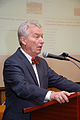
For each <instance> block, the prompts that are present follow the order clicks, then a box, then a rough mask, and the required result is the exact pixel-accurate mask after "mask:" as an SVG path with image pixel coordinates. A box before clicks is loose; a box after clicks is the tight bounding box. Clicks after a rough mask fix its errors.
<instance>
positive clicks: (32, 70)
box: [17, 48, 38, 85]
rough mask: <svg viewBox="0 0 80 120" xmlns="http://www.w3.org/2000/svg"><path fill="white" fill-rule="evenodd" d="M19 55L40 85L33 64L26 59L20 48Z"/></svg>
mask: <svg viewBox="0 0 80 120" xmlns="http://www.w3.org/2000/svg"><path fill="white" fill-rule="evenodd" d="M17 53H18V56H19V57H20V58H21V59H22V61H23V62H24V64H25V65H26V67H27V69H28V70H29V72H30V74H31V76H32V77H33V80H34V81H35V83H36V85H38V82H37V78H36V75H35V72H34V69H33V67H32V65H31V63H30V62H29V60H28V59H27V58H26V56H25V55H24V54H23V53H22V52H21V50H20V48H19V49H18V51H17Z"/></svg>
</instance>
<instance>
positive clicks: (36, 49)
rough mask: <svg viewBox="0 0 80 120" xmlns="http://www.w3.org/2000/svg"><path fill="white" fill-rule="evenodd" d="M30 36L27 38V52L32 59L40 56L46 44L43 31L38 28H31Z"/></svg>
mask: <svg viewBox="0 0 80 120" xmlns="http://www.w3.org/2000/svg"><path fill="white" fill-rule="evenodd" d="M28 30H29V35H28V37H27V38H25V49H24V50H25V52H26V53H28V54H29V55H30V56H32V57H36V56H37V55H38V54H40V52H41V49H42V46H43V44H44V40H43V33H42V30H41V29H40V28H38V27H36V26H34V27H29V28H28Z"/></svg>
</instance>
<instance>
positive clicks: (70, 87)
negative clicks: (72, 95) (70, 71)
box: [48, 67, 80, 92]
mask: <svg viewBox="0 0 80 120" xmlns="http://www.w3.org/2000/svg"><path fill="white" fill-rule="evenodd" d="M48 79H49V87H55V88H58V89H60V90H65V91H68V92H79V91H80V85H79V84H77V83H75V82H73V81H71V80H68V79H67V78H65V77H63V76H61V75H58V74H57V73H56V72H55V71H53V70H52V69H51V68H50V67H48Z"/></svg>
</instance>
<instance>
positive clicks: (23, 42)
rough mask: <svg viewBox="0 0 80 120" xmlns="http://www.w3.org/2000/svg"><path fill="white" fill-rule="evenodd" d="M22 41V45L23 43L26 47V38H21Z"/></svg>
mask: <svg viewBox="0 0 80 120" xmlns="http://www.w3.org/2000/svg"><path fill="white" fill-rule="evenodd" d="M20 41H21V43H22V44H23V45H26V39H25V37H24V36H21V37H20Z"/></svg>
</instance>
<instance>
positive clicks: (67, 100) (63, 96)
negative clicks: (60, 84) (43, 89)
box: [62, 94, 69, 102]
mask: <svg viewBox="0 0 80 120" xmlns="http://www.w3.org/2000/svg"><path fill="white" fill-rule="evenodd" d="M62 98H63V99H64V101H65V102H69V99H68V97H67V96H66V95H65V94H62Z"/></svg>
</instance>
